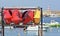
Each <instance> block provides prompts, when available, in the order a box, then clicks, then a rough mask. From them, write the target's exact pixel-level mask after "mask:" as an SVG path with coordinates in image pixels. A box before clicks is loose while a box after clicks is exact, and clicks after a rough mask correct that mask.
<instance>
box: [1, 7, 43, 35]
mask: <svg viewBox="0 0 60 36" xmlns="http://www.w3.org/2000/svg"><path fill="white" fill-rule="evenodd" d="M4 9H9V10H14V9H17V10H28V9H32V10H35V9H39V10H41V16H40V17H41V28H40V27H38V28H39V29H41V31H40V32H39V30H38V36H43V34H42V28H43V27H42V26H43V25H42V23H43V20H42V17H43V16H42V8H40V7H37V8H36V7H2V8H1V17H2V20H1V22H2V24H1V25H2V36H4V26H16V27H19V28H20V27H21V28H24V27H26V26H29V25H5V23H4V20H3V10H4ZM39 25H40V23H39V24H38V26H39Z"/></svg>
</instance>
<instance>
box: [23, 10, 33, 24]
mask: <svg viewBox="0 0 60 36" xmlns="http://www.w3.org/2000/svg"><path fill="white" fill-rule="evenodd" d="M24 14H25V15H24ZM24 14H23V15H24V17H23V18H24V20H23V23H24V24H27V23H29V22H32V20H33V11H31V10H28V11H25V13H24Z"/></svg>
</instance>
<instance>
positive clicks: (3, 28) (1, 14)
mask: <svg viewBox="0 0 60 36" xmlns="http://www.w3.org/2000/svg"><path fill="white" fill-rule="evenodd" d="M1 17H2V20H1V21H2V36H4V21H3V7H2V9H1Z"/></svg>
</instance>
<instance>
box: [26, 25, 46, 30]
mask: <svg viewBox="0 0 60 36" xmlns="http://www.w3.org/2000/svg"><path fill="white" fill-rule="evenodd" d="M44 27H46V26H44ZM44 27H43V31H46V30H47V29H46V28H44ZM26 30H28V31H29V30H31V31H33V30H36V31H38V26H28V27H27V29H26Z"/></svg>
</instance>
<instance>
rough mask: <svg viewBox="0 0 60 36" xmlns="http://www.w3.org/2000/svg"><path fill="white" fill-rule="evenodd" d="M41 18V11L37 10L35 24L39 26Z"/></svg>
mask: <svg viewBox="0 0 60 36" xmlns="http://www.w3.org/2000/svg"><path fill="white" fill-rule="evenodd" d="M40 16H41V12H40V10H39V9H36V10H35V11H34V20H33V21H34V23H35V24H39V22H40V18H41V17H40Z"/></svg>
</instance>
